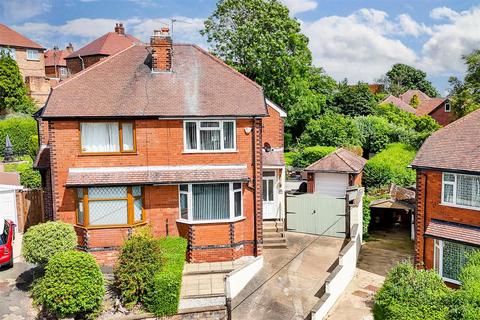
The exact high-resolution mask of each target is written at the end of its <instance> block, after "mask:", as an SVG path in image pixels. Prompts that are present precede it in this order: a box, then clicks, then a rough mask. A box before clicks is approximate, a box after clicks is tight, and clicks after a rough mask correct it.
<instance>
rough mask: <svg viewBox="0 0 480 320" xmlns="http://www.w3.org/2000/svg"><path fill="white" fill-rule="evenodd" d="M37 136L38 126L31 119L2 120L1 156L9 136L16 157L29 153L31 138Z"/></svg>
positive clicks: (0, 131) (0, 135) (0, 134)
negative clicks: (6, 138)
mask: <svg viewBox="0 0 480 320" xmlns="http://www.w3.org/2000/svg"><path fill="white" fill-rule="evenodd" d="M36 134H37V124H36V122H35V120H33V119H32V118H30V117H12V118H8V119H5V120H0V154H2V155H3V154H4V151H5V137H6V136H7V135H8V136H9V138H10V141H11V142H12V145H13V152H14V154H15V155H16V156H19V155H26V154H28V153H29V144H30V137H31V136H33V135H36Z"/></svg>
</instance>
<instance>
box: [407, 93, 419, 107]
mask: <svg viewBox="0 0 480 320" xmlns="http://www.w3.org/2000/svg"><path fill="white" fill-rule="evenodd" d="M419 104H420V99H419V98H418V95H416V94H414V95H413V96H412V99H410V102H409V105H411V106H412V107H414V108H416V107H418V105H419Z"/></svg>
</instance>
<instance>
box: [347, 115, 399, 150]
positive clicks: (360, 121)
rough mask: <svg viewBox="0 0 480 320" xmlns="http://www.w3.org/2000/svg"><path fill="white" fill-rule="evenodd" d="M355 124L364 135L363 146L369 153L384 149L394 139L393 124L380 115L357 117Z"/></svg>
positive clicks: (362, 135)
mask: <svg viewBox="0 0 480 320" xmlns="http://www.w3.org/2000/svg"><path fill="white" fill-rule="evenodd" d="M355 124H356V126H357V128H358V130H359V131H360V134H361V137H362V139H361V140H362V147H363V149H364V150H365V151H366V152H367V154H368V153H370V152H379V151H381V150H383V149H384V148H385V147H386V146H387V145H388V144H390V143H392V142H394V141H392V133H393V131H394V128H393V126H392V125H391V124H390V123H389V122H388V121H387V120H386V119H384V118H381V117H378V116H366V117H356V118H355Z"/></svg>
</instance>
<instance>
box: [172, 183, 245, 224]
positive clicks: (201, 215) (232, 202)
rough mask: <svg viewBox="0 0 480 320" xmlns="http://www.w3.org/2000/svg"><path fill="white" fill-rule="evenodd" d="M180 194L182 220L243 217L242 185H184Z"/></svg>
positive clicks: (199, 220) (201, 220) (217, 219)
mask: <svg viewBox="0 0 480 320" xmlns="http://www.w3.org/2000/svg"><path fill="white" fill-rule="evenodd" d="M179 194H180V195H179V198H180V199H179V202H180V219H181V220H188V221H192V222H204V221H221V220H234V219H236V218H241V217H242V216H243V192H242V184H241V183H237V182H230V183H207V184H182V185H180V186H179Z"/></svg>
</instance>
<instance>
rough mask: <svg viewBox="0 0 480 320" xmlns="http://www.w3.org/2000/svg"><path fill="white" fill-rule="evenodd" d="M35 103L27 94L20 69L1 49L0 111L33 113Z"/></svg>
mask: <svg viewBox="0 0 480 320" xmlns="http://www.w3.org/2000/svg"><path fill="white" fill-rule="evenodd" d="M34 111H35V105H34V103H33V101H32V99H31V98H30V97H29V96H28V95H27V88H26V87H25V84H24V83H23V78H22V75H21V74H20V69H19V68H18V65H17V63H16V61H15V60H13V59H12V58H11V57H10V55H8V54H7V53H5V52H3V51H0V112H2V113H5V112H21V113H33V112H34Z"/></svg>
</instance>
